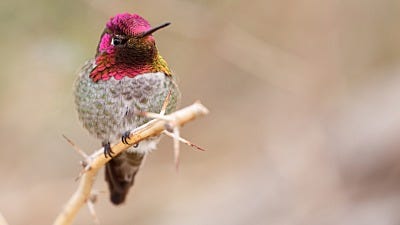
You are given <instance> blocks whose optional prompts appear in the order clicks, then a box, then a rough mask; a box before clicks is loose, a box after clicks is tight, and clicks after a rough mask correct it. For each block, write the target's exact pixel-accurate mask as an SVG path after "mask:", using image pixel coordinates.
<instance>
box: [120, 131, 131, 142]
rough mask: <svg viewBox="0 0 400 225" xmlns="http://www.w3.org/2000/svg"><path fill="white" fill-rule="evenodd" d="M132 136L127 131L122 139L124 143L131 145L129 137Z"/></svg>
mask: <svg viewBox="0 0 400 225" xmlns="http://www.w3.org/2000/svg"><path fill="white" fill-rule="evenodd" d="M130 134H131V132H130V131H126V132H125V133H123V134H122V137H121V140H122V143H124V144H126V145H129V143H128V140H129V139H131V138H130V137H129V135H130Z"/></svg>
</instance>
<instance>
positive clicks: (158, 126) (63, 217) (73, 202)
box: [54, 102, 208, 225]
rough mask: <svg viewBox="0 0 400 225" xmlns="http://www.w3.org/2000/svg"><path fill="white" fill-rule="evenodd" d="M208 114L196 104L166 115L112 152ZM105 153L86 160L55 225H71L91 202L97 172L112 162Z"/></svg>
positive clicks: (130, 137)
mask: <svg viewBox="0 0 400 225" xmlns="http://www.w3.org/2000/svg"><path fill="white" fill-rule="evenodd" d="M207 113H208V109H207V108H206V107H204V106H203V105H202V104H201V103H199V102H196V103H194V104H192V105H190V106H188V107H186V108H183V109H180V110H178V111H176V112H173V113H171V114H169V115H166V117H168V120H165V119H161V118H158V119H153V120H151V121H149V122H148V123H146V124H144V125H143V126H140V127H138V128H136V129H135V130H133V131H132V132H131V134H130V136H129V139H128V140H129V145H126V144H124V143H122V142H119V143H117V144H114V145H113V146H112V147H111V148H112V151H113V152H114V154H119V153H121V152H123V151H125V150H127V149H128V148H129V147H131V146H132V145H134V144H136V143H138V142H140V141H141V140H144V139H146V138H148V137H151V136H155V135H159V134H161V133H162V132H163V131H164V130H167V128H170V127H171V124H170V123H171V121H172V122H173V126H176V127H180V126H182V125H184V124H185V123H187V122H189V121H191V120H194V119H196V118H197V117H200V116H204V115H206V114H207ZM103 151H104V149H103V148H101V149H99V150H97V151H96V152H95V153H93V154H92V155H90V156H88V157H87V158H86V162H85V165H86V167H85V170H84V172H83V175H82V177H81V179H80V182H79V186H78V189H77V190H76V191H75V193H74V194H73V195H72V197H71V198H70V200H69V201H68V203H67V204H66V205H65V207H64V209H63V210H62V212H61V213H60V214H59V215H58V217H57V218H56V220H55V222H54V225H66V224H71V223H72V221H73V220H74V218H75V216H76V214H77V213H78V212H79V210H80V208H81V207H82V206H83V205H84V204H85V203H87V201H90V196H91V190H92V186H93V183H94V181H95V177H96V175H97V172H98V171H99V169H100V168H101V167H103V166H104V165H105V164H106V163H107V162H108V161H109V160H111V158H110V157H108V158H105V156H104V154H103Z"/></svg>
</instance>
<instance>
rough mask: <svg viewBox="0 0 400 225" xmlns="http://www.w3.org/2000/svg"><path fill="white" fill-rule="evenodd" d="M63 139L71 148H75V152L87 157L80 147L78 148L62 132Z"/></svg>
mask: <svg viewBox="0 0 400 225" xmlns="http://www.w3.org/2000/svg"><path fill="white" fill-rule="evenodd" d="M62 136H63V138H64V139H65V140H67V142H68V143H69V144H70V145H71V146H72V148H73V149H75V151H76V152H78V154H79V155H81V156H82V157H83V158H84V159H85V160H86V159H87V158H88V157H89V156H88V155H87V154H86V153H85V152H84V151H83V150H82V149H81V148H79V147H78V146H77V145H76V144H75V143H74V142H73V141H72V140H71V139H69V138H68V137H67V136H65V135H64V134H63V135H62Z"/></svg>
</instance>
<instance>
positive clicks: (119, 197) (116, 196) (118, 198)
mask: <svg viewBox="0 0 400 225" xmlns="http://www.w3.org/2000/svg"><path fill="white" fill-rule="evenodd" d="M125 196H126V193H125V194H122V193H111V195H110V200H111V202H112V203H113V204H114V205H120V204H122V203H124V201H125Z"/></svg>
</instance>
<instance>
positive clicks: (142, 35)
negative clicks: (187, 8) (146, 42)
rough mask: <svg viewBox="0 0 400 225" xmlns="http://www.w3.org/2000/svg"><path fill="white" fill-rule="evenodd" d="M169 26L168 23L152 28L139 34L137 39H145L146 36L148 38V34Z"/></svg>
mask: <svg viewBox="0 0 400 225" xmlns="http://www.w3.org/2000/svg"><path fill="white" fill-rule="evenodd" d="M170 24H171V23H170V22H167V23H164V24H161V25H160V26H157V27H153V28H151V29H150V30H148V31H145V32H144V33H142V34H139V35H138V37H146V36H148V35H150V34H152V33H154V32H156V31H158V30H159V29H162V28H164V27H167V26H169V25H170Z"/></svg>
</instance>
